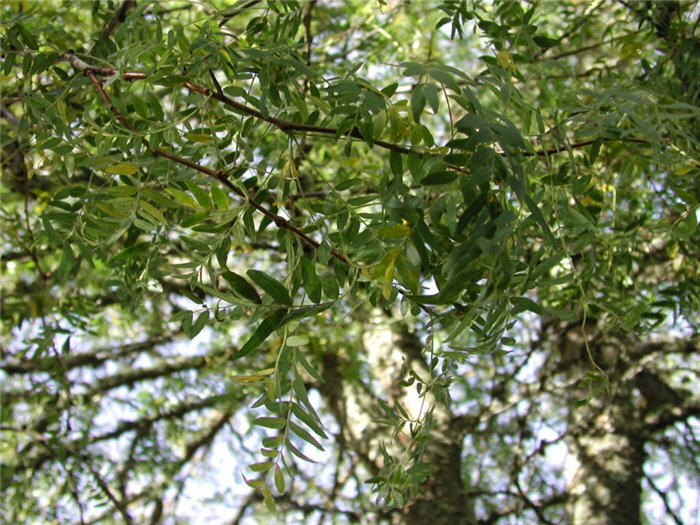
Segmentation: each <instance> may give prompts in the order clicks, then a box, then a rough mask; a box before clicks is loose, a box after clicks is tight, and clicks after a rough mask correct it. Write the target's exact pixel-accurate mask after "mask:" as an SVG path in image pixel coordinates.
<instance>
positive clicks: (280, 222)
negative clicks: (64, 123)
mask: <svg viewBox="0 0 700 525" xmlns="http://www.w3.org/2000/svg"><path fill="white" fill-rule="evenodd" d="M65 58H66V60H68V61H69V62H70V63H71V64H73V65H74V66H75V67H76V68H78V69H79V70H81V71H82V72H83V73H84V74H85V76H87V77H88V78H89V79H90V81H91V82H92V83H93V84H94V85H95V87H96V88H97V90H98V92H99V94H100V97H102V100H103V101H104V102H105V104H107V106H108V107H109V108H110V110H111V111H112V113H113V114H114V116H115V117H116V119H117V120H118V121H119V122H120V123H121V124H122V125H123V126H124V127H125V128H127V129H128V130H129V131H132V132H134V133H136V132H137V131H136V129H135V128H134V127H133V126H132V125H131V124H130V123H129V121H127V120H126V119H125V118H124V116H122V115H121V114H120V113H119V111H118V110H117V108H116V107H115V106H114V104H112V101H111V100H110V99H109V96H108V95H107V93H106V91H105V90H104V87H103V86H102V83H101V82H100V80H99V79H98V78H97V76H96V74H95V73H96V72H98V73H105V72H108V73H112V74H113V73H115V71H114V70H112V69H111V68H97V69H94V68H92V67H91V66H89V65H88V64H86V63H85V62H83V61H82V60H80V59H79V58H78V57H77V56H76V55H75V54H73V53H66V55H65ZM140 75H142V74H133V75H131V78H132V79H136V78H145V76H140ZM185 87H188V88H189V89H192V90H194V91H198V92H200V93H206V94H207V95H208V96H209V95H211V96H212V98H220V99H222V100H226V101H228V102H230V103H231V104H233V105H234V107H238V106H240V107H243V108H245V109H246V111H249V112H250V113H251V114H253V116H257V117H258V118H261V119H263V120H266V121H267V122H271V123H272V122H277V123H281V122H282V121H278V120H277V119H273V118H272V117H264V116H263V115H262V113H260V112H258V111H257V110H254V109H252V108H248V107H247V106H243V105H242V104H238V103H237V102H235V101H233V100H230V99H229V98H228V97H226V96H225V95H220V94H218V93H216V94H212V92H211V91H210V90H209V89H208V88H203V87H200V86H195V85H194V84H190V83H189V82H187V83H185ZM195 88H196V89H195ZM310 127H313V126H310ZM280 129H282V128H280ZM358 133H359V132H358ZM141 142H142V143H143V144H144V146H145V147H146V149H147V150H148V151H150V152H151V153H152V154H153V155H154V156H157V157H163V158H166V159H169V160H172V161H173V162H176V163H178V164H181V165H183V166H187V167H189V168H192V169H194V170H196V171H199V172H200V173H204V174H205V175H209V176H210V177H212V178H214V179H216V180H218V181H219V182H220V183H221V184H223V185H224V186H226V187H227V188H228V189H229V190H231V191H232V192H234V193H235V194H236V195H238V196H239V197H241V198H243V199H246V200H247V202H248V203H249V204H250V205H251V206H252V207H253V208H255V209H256V210H257V211H259V212H260V213H262V214H263V215H265V216H266V217H268V218H269V219H270V220H271V221H272V222H274V223H275V225H276V226H277V227H278V228H282V229H285V230H287V231H290V232H291V233H293V234H294V235H296V236H297V237H299V238H300V239H302V240H303V241H304V242H306V243H307V244H309V245H310V246H312V247H313V248H314V249H317V248H318V247H319V246H321V243H320V242H318V241H315V240H314V239H312V238H311V237H309V236H308V235H307V234H305V233H304V232H302V231H301V230H300V229H299V228H297V227H296V226H293V225H292V224H290V222H289V221H288V220H287V219H285V218H284V217H281V216H279V215H277V214H275V213H273V212H271V211H270V210H268V209H267V208H265V207H264V206H262V205H261V204H259V203H258V202H256V201H255V200H253V199H252V198H251V197H249V196H248V195H246V194H245V192H243V191H242V190H241V189H239V188H238V187H236V186H235V185H234V184H233V183H232V182H231V181H229V180H228V175H227V174H226V173H224V172H223V171H221V170H215V169H211V168H207V167H205V166H202V165H200V164H197V163H196V162H192V161H191V160H188V159H185V158H183V157H180V156H179V155H176V154H174V153H171V152H169V151H166V150H163V149H161V148H153V147H152V146H151V144H150V143H149V141H148V139H146V138H145V137H142V138H141ZM331 255H332V256H333V257H335V258H336V259H339V260H341V261H343V262H344V263H345V264H347V265H348V266H353V265H352V263H351V262H350V260H349V259H348V258H347V257H345V256H344V255H343V254H341V253H340V252H338V251H336V250H331Z"/></svg>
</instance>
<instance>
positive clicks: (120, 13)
mask: <svg viewBox="0 0 700 525" xmlns="http://www.w3.org/2000/svg"><path fill="white" fill-rule="evenodd" d="M134 6H136V0H124V1H123V2H122V5H120V6H119V8H118V9H117V10H116V12H115V13H114V16H113V17H112V19H111V20H110V21H109V22H107V23H106V24H105V25H104V27H103V28H102V36H104V37H108V36H109V35H111V34H112V32H113V31H114V30H115V29H116V28H117V26H119V24H121V23H122V22H123V21H124V20H126V12H127V11H128V10H129V9H131V8H132V7H134Z"/></svg>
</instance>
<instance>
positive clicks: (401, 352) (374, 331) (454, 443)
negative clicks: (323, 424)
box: [323, 312, 476, 525]
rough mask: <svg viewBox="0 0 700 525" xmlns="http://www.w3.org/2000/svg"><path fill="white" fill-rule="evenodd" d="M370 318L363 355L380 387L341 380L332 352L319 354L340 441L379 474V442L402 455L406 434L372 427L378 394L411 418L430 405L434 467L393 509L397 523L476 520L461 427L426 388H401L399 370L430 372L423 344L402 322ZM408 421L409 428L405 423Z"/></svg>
mask: <svg viewBox="0 0 700 525" xmlns="http://www.w3.org/2000/svg"><path fill="white" fill-rule="evenodd" d="M374 315H375V316H376V317H375V318H374V321H375V322H370V323H368V326H367V330H366V331H365V333H364V334H363V337H362V342H363V345H364V346H365V348H366V352H365V354H366V355H367V356H368V363H367V366H368V367H369V368H370V369H371V376H372V377H376V378H378V381H377V384H373V385H365V386H362V385H357V384H349V383H348V382H347V381H343V380H342V378H341V374H340V370H341V368H342V367H341V366H340V363H339V362H338V358H337V356H335V355H332V354H327V355H326V356H325V358H324V377H325V378H326V380H327V381H326V384H325V386H324V387H323V389H324V395H325V396H326V398H327V399H329V401H330V405H331V409H332V411H333V412H334V414H335V415H336V417H337V418H338V420H339V422H340V423H341V428H342V432H343V435H342V440H343V441H344V444H346V445H347V446H348V447H350V448H352V449H353V450H354V451H355V453H356V454H357V455H358V456H359V457H360V458H362V460H363V462H364V463H365V466H367V467H368V468H369V470H370V471H371V472H373V473H377V472H378V471H379V470H380V469H381V468H382V467H383V466H384V462H383V457H382V454H381V452H380V450H381V447H382V446H383V447H385V448H386V450H387V451H388V452H389V453H390V454H391V455H392V456H394V457H401V456H402V454H403V453H404V451H405V447H406V446H407V443H408V442H409V438H407V437H406V435H405V434H399V436H398V438H394V437H392V435H391V434H392V429H391V428H388V427H387V426H383V425H377V424H376V423H374V422H373V421H372V419H371V416H372V415H376V416H381V415H382V414H381V410H380V409H379V406H378V399H389V400H392V401H391V402H392V404H394V405H395V403H401V406H402V407H403V409H404V410H405V412H406V413H407V414H408V415H409V417H410V418H411V420H421V419H422V418H425V416H426V413H427V412H428V410H430V409H431V410H432V412H431V414H432V427H431V430H430V432H429V434H428V440H427V444H426V446H425V448H424V450H423V455H422V457H421V461H422V462H424V463H427V464H428V465H430V467H431V469H432V470H431V475H430V476H429V477H428V479H427V480H426V481H425V482H424V483H422V484H421V485H420V487H419V489H418V492H417V494H416V497H415V498H414V499H413V500H411V501H408V502H406V504H405V505H404V507H403V508H402V509H397V510H398V512H397V514H396V515H395V518H396V520H397V521H395V522H396V523H407V524H409V525H422V524H431V525H440V524H445V525H448V524H449V525H452V524H464V525H468V524H471V523H476V519H475V517H474V510H473V502H472V501H471V499H470V498H469V497H468V496H467V491H466V490H465V486H464V481H463V479H462V472H461V464H462V458H461V455H462V442H463V439H464V430H465V429H464V427H463V426H460V425H456V424H453V423H454V421H455V419H454V415H453V414H452V413H451V411H450V410H449V409H448V408H447V407H446V406H445V405H444V404H443V403H440V402H438V401H437V400H436V399H435V398H434V397H433V395H432V394H431V393H430V392H428V393H427V394H425V396H424V397H421V396H420V395H419V394H418V393H417V390H416V387H415V384H414V385H411V386H408V387H406V386H402V385H400V384H399V383H400V381H401V380H402V379H406V377H405V376H404V375H403V374H402V371H403V372H405V370H407V369H412V370H413V371H414V372H415V373H416V374H417V375H418V376H419V377H421V378H423V379H425V380H427V379H428V378H429V377H430V372H429V370H428V367H427V366H426V362H425V358H424V356H423V354H422V352H421V351H422V348H423V345H422V343H421V341H420V340H419V339H418V337H417V336H416V335H415V334H414V333H413V332H411V331H410V330H409V329H408V328H407V327H406V326H405V325H404V324H403V323H401V322H395V323H392V324H393V326H392V327H391V328H389V323H387V322H386V318H385V317H384V316H385V313H377V312H375V313H374ZM407 426H408V425H407Z"/></svg>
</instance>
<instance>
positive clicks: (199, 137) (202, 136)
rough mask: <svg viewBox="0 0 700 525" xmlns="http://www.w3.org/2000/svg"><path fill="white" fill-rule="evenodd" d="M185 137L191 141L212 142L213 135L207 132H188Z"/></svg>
mask: <svg viewBox="0 0 700 525" xmlns="http://www.w3.org/2000/svg"><path fill="white" fill-rule="evenodd" d="M185 138H187V140H189V141H190V142H202V143H205V142H211V140H212V136H211V135H208V134H207V133H187V134H186V135H185Z"/></svg>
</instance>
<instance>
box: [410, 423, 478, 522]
mask: <svg viewBox="0 0 700 525" xmlns="http://www.w3.org/2000/svg"><path fill="white" fill-rule="evenodd" d="M437 434H438V432H437V431H435V432H433V433H432V434H431V442H430V443H429V444H428V446H427V447H426V453H425V456H424V460H425V461H427V462H429V463H431V464H432V465H433V466H434V468H435V473H434V474H433V475H432V476H431V477H430V478H428V480H427V481H426V482H425V483H424V484H423V485H422V486H421V489H420V493H419V494H418V497H417V498H416V499H415V500H414V501H412V502H411V503H409V505H407V507H406V511H405V523H407V524H408V525H423V524H431V525H452V524H464V525H469V524H472V523H476V519H475V516H474V512H473V508H472V503H471V501H469V499H468V498H467V497H466V495H465V491H464V484H463V482H462V473H461V468H460V467H461V450H462V447H461V443H460V441H461V440H458V439H456V436H449V435H446V436H444V437H442V439H441V437H439V436H438V435H437Z"/></svg>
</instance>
